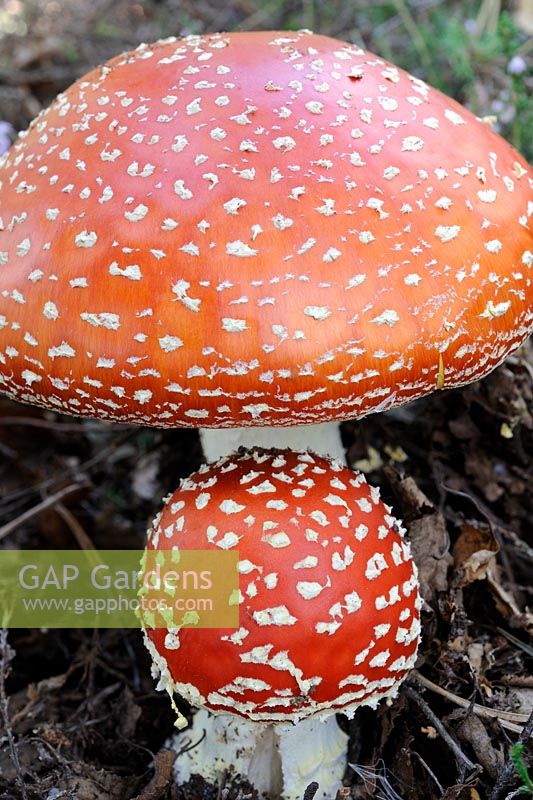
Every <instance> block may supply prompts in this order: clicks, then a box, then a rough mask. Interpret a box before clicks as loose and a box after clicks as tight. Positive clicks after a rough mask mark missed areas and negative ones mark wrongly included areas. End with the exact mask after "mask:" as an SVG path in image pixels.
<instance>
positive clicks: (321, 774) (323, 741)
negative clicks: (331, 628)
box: [176, 422, 348, 800]
mask: <svg viewBox="0 0 533 800" xmlns="http://www.w3.org/2000/svg"><path fill="white" fill-rule="evenodd" d="M200 438H201V442H202V447H203V451H204V455H205V458H206V460H207V461H209V462H212V461H217V460H218V459H220V458H222V457H224V456H226V455H228V454H229V453H232V452H234V451H236V450H238V448H239V447H247V448H250V447H254V446H255V447H257V446H260V447H281V448H287V447H288V448H291V449H294V450H305V449H309V450H312V451H313V452H315V453H318V454H320V455H325V456H330V457H332V458H336V459H338V460H340V461H341V462H343V463H344V462H345V452H344V448H343V446H342V441H341V437H340V429H339V426H338V424H337V423H334V422H329V423H322V424H319V425H301V426H294V427H288V428H280V427H269V428H266V427H265V428H225V429H219V430H217V429H212V428H202V429H200ZM177 740H178V741H177V743H176V749H177V750H178V751H179V750H180V749H182V748H183V747H184V745H185V741H186V740H190V741H191V743H193V744H194V743H196V742H199V743H198V744H197V745H196V746H193V747H192V748H191V749H190V750H187V752H185V753H183V754H182V755H181V756H180V757H179V758H178V760H177V777H178V783H180V784H181V783H185V782H186V781H187V780H188V779H189V778H190V777H191V775H193V774H195V773H196V774H199V775H202V776H203V777H204V778H205V779H206V780H208V781H212V782H218V781H220V780H221V778H222V776H223V775H224V773H229V774H230V775H241V776H242V777H244V778H246V779H247V780H248V781H249V782H250V783H251V784H252V785H253V786H255V788H256V789H257V790H258V792H259V793H260V794H264V795H266V796H267V797H271V798H279V797H283V798H284V800H301V798H302V797H303V795H304V792H305V789H306V788H307V786H308V785H309V783H311V781H317V782H318V784H319V791H318V794H317V797H320V798H334V797H335V796H336V793H337V790H338V789H339V787H340V786H341V781H342V776H343V774H344V770H345V767H346V755H347V742H348V737H347V736H346V734H345V733H343V732H342V731H341V729H340V728H339V726H338V725H337V722H336V719H335V715H333V716H331V717H329V718H328V719H326V720H325V721H321V720H320V719H318V718H314V719H307V720H302V721H301V722H298V723H297V724H296V725H293V724H291V723H288V724H287V723H284V724H276V725H271V724H267V723H259V722H252V721H250V720H245V719H242V718H241V717H237V716H235V715H233V714H217V715H216V716H215V715H212V714H209V712H207V711H205V710H204V709H202V710H200V711H198V712H197V713H196V714H195V717H194V720H193V724H192V727H191V728H189V729H187V730H186V731H184V732H183V733H180V734H178V735H177Z"/></svg>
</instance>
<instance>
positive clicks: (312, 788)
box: [303, 781, 318, 800]
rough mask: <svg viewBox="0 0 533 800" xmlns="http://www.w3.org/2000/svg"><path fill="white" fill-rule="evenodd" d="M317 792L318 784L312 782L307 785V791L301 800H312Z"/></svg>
mask: <svg viewBox="0 0 533 800" xmlns="http://www.w3.org/2000/svg"><path fill="white" fill-rule="evenodd" d="M317 792H318V783H317V782H316V781H313V782H312V783H310V784H309V786H308V787H307V789H306V790H305V792H304V796H303V800H313V797H314V796H315V794H316V793H317Z"/></svg>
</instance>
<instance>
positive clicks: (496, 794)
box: [490, 711, 533, 800]
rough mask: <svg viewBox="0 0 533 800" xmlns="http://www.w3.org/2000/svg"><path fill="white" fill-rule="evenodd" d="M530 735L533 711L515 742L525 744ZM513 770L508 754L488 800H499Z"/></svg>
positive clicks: (532, 730) (532, 729)
mask: <svg viewBox="0 0 533 800" xmlns="http://www.w3.org/2000/svg"><path fill="white" fill-rule="evenodd" d="M532 736H533V711H532V712H531V714H530V715H529V719H528V721H527V722H526V724H525V725H524V727H523V729H522V732H521V733H520V736H519V737H518V741H517V742H516V744H527V742H528V741H529V739H531V737H532ZM513 771H514V764H513V760H512V758H511V756H509V758H508V759H507V761H506V762H505V766H504V768H503V769H502V771H501V772H500V776H499V778H498V780H497V781H496V785H495V786H494V789H493V790H492V794H491V796H490V800H500V797H502V796H503V793H504V791H505V789H506V787H507V785H508V784H509V781H510V780H511V778H512V775H513Z"/></svg>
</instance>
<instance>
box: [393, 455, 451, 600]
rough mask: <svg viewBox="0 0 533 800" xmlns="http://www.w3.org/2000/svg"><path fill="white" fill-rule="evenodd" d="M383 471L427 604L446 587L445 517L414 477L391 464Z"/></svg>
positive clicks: (447, 551)
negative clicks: (396, 499)
mask: <svg viewBox="0 0 533 800" xmlns="http://www.w3.org/2000/svg"><path fill="white" fill-rule="evenodd" d="M385 472H386V473H387V477H388V478H389V480H390V482H391V484H392V486H393V488H394V490H395V492H396V494H397V495H398V497H399V499H400V502H401V510H402V516H403V519H404V520H405V521H406V522H405V524H406V525H407V529H408V533H409V539H410V542H411V551H412V554H413V559H414V562H415V564H416V565H417V567H418V577H419V580H420V587H421V594H422V597H423V598H424V600H425V601H426V602H427V603H429V604H430V605H431V603H433V602H434V600H435V597H436V594H437V593H438V592H445V591H446V590H447V588H448V580H447V575H448V568H449V567H450V564H451V563H452V557H451V555H450V552H449V548H450V540H449V537H448V531H447V530H446V521H445V519H444V516H443V515H442V514H441V513H440V512H439V511H437V510H436V508H435V506H434V505H433V503H432V502H431V500H429V499H428V498H427V497H426V495H425V494H424V492H422V490H421V489H420V488H419V487H418V486H417V484H416V482H415V480H414V478H412V477H410V476H407V477H405V478H402V477H400V475H399V474H398V472H397V471H396V470H395V469H394V468H392V467H386V468H385Z"/></svg>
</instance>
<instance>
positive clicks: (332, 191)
mask: <svg viewBox="0 0 533 800" xmlns="http://www.w3.org/2000/svg"><path fill="white" fill-rule="evenodd" d="M530 200H531V170H530V168H529V167H528V165H527V164H526V162H525V161H524V160H523V159H522V158H521V157H520V155H519V154H518V153H517V152H516V151H515V150H513V148H512V147H511V146H510V145H509V144H507V143H506V142H505V141H503V140H502V139H501V138H500V137H499V136H497V135H496V134H495V133H494V132H493V131H491V130H490V128H489V126H488V125H486V124H484V123H483V122H481V121H480V120H478V119H476V118H475V117H474V116H473V115H472V114H471V113H469V112H468V111H467V110H465V109H464V108H462V107H461V106H459V105H458V104H457V103H455V102H454V101H453V100H451V99H450V98H448V97H445V96H444V95H443V94H441V93H440V92H438V91H436V90H435V89H431V88H429V87H428V86H426V85H425V84H424V83H423V82H422V81H420V80H418V79H416V78H414V77H412V76H410V75H408V74H407V73H405V72H403V71H402V70H400V69H397V68H396V67H394V66H392V65H391V64H389V63H387V62H386V61H384V60H383V59H381V58H379V57H377V56H375V55H372V54H371V53H367V52H365V51H363V50H361V49H360V48H359V47H357V46H355V45H350V44H345V43H343V42H339V41H336V40H334V39H329V38H326V37H323V36H314V35H312V34H310V33H308V32H305V31H302V32H298V33H272V32H261V33H235V34H224V35H209V36H199V37H189V38H187V39H184V40H179V41H177V40H174V39H169V40H166V41H162V42H157V43H155V44H154V45H151V46H147V45H142V46H141V47H139V48H138V49H137V50H135V51H134V52H131V53H126V54H124V55H121V56H118V57H117V58H114V59H113V60H111V61H110V62H109V63H107V64H106V65H105V66H103V67H101V68H99V69H96V70H95V71H93V72H91V73H90V74H88V75H86V76H85V77H84V78H82V79H81V80H79V81H78V82H77V83H75V84H74V85H73V86H72V87H71V88H70V89H68V90H67V91H66V92H65V93H64V94H62V95H60V96H59V97H58V98H57V100H56V101H55V102H54V103H53V104H52V106H51V107H50V108H49V109H48V110H47V111H45V112H44V113H42V114H41V115H40V116H39V117H38V118H37V119H36V120H35V121H34V122H33V123H32V125H31V127H30V129H29V131H28V132H27V133H25V134H22V135H21V136H20V138H19V140H18V141H17V143H16V144H15V145H14V147H13V148H12V149H11V150H10V151H9V152H8V153H7V154H6V155H5V156H4V157H3V159H2V160H1V161H0V215H1V218H2V224H1V225H0V329H1V330H0V385H1V386H2V388H3V390H4V391H5V392H7V393H8V394H9V395H11V396H12V397H15V398H18V399H20V400H25V401H28V402H33V403H37V404H40V405H43V406H45V407H48V408H52V409H56V410H60V411H66V412H69V413H74V414H82V415H89V416H99V417H107V418H108V419H113V420H123V421H124V420H129V421H132V422H139V423H143V424H154V425H190V426H197V425H202V426H204V427H224V426H232V425H239V426H246V425H264V424H278V425H288V424H294V423H302V422H320V421H326V420H330V419H341V418H345V417H356V416H362V415H363V414H365V413H368V412H369V411H371V410H373V409H375V408H376V407H383V404H385V405H396V404H399V403H402V402H405V401H407V400H409V399H412V398H414V397H418V396H421V395H424V394H427V393H429V392H431V391H433V390H434V389H435V388H436V387H440V388H442V387H443V386H446V387H449V386H456V385H460V384H464V383H468V382H469V381H472V380H475V379H477V378H480V377H481V376H483V375H485V374H486V373H487V372H489V371H490V370H491V369H492V368H493V367H494V366H496V365H497V364H498V363H499V362H500V361H502V359H503V358H504V357H505V356H506V355H507V354H508V353H509V352H510V351H511V350H512V349H513V348H515V347H517V346H518V345H519V344H520V343H521V342H522V341H523V340H524V339H525V337H526V336H527V334H528V332H529V330H530V327H531V319H532V313H531V300H532V291H531V280H530V272H531V265H532V263H533V252H532V251H533V245H532V237H531V229H530V227H528V202H529V205H531V203H530Z"/></svg>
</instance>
